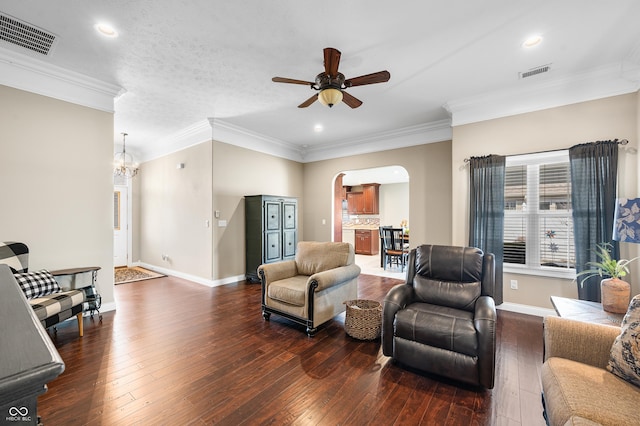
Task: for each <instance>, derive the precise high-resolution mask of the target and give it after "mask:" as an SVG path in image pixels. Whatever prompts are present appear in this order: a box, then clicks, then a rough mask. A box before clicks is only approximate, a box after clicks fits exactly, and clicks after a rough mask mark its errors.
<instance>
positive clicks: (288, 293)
mask: <svg viewBox="0 0 640 426" xmlns="http://www.w3.org/2000/svg"><path fill="white" fill-rule="evenodd" d="M308 279H309V277H306V276H304V275H296V276H293V277H289V278H285V279H283V280H279V281H275V282H273V283H272V284H271V285H270V286H269V288H268V290H267V295H268V296H269V298H271V299H274V300H279V301H280V302H284V303H288V304H290V305H294V306H304V304H305V301H306V299H307V280H308Z"/></svg>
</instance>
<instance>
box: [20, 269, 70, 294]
mask: <svg viewBox="0 0 640 426" xmlns="http://www.w3.org/2000/svg"><path fill="white" fill-rule="evenodd" d="M14 277H15V278H16V281H17V282H18V285H19V286H20V288H21V289H22V291H23V292H24V295H25V296H26V298H27V299H34V298H36V297H42V296H46V295H49V294H52V293H58V292H59V291H61V289H60V286H59V285H58V282H57V281H56V279H55V278H54V277H53V275H51V272H49V271H47V270H46V269H42V270H40V271H37V272H22V273H17V274H14Z"/></svg>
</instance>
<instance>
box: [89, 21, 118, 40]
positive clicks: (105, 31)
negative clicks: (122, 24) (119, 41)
mask: <svg viewBox="0 0 640 426" xmlns="http://www.w3.org/2000/svg"><path fill="white" fill-rule="evenodd" d="M94 28H95V29H96V31H98V32H99V33H100V34H102V35H103V36H106V37H118V32H117V31H116V30H115V28H113V27H112V26H111V25H109V24H105V23H98V24H96V25H95V27H94Z"/></svg>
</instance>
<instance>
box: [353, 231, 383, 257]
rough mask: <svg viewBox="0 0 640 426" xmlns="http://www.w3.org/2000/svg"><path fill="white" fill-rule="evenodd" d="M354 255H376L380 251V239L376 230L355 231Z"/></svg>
mask: <svg viewBox="0 0 640 426" xmlns="http://www.w3.org/2000/svg"><path fill="white" fill-rule="evenodd" d="M355 237H356V243H355V250H356V254H368V255H373V254H378V252H379V251H380V237H379V236H378V230H377V229H356V232H355Z"/></svg>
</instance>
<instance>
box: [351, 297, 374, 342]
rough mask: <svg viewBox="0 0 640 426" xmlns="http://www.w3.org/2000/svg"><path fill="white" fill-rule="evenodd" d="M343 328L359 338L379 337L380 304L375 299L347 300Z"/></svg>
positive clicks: (371, 338) (370, 338)
mask: <svg viewBox="0 0 640 426" xmlns="http://www.w3.org/2000/svg"><path fill="white" fill-rule="evenodd" d="M344 303H345V305H347V313H346V316H345V320H344V330H345V331H346V332H347V334H348V335H349V336H351V337H353V338H355V339H359V340H373V339H377V338H378V337H380V328H381V326H382V305H380V302H376V301H375V300H362V299H359V300H348V301H346V302H344Z"/></svg>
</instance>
